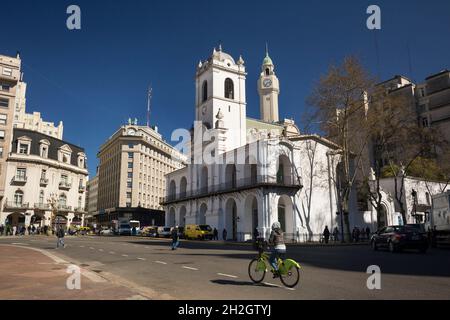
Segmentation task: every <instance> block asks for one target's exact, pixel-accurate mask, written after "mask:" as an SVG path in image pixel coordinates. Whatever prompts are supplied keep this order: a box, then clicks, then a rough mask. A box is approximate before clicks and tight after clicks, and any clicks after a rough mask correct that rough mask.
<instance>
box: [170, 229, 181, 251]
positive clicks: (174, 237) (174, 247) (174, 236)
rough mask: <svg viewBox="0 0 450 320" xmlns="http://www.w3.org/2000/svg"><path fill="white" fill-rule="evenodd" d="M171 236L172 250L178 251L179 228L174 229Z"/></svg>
mask: <svg viewBox="0 0 450 320" xmlns="http://www.w3.org/2000/svg"><path fill="white" fill-rule="evenodd" d="M171 236H172V250H177V247H178V245H179V244H180V241H179V235H178V227H175V228H172V233H171Z"/></svg>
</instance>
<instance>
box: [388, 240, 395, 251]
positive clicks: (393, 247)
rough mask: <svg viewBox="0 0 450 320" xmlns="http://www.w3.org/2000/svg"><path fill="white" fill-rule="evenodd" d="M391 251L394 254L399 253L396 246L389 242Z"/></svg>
mask: <svg viewBox="0 0 450 320" xmlns="http://www.w3.org/2000/svg"><path fill="white" fill-rule="evenodd" d="M389 251H390V252H392V253H394V252H395V251H397V249H396V248H395V245H394V243H393V242H392V241H390V242H389Z"/></svg>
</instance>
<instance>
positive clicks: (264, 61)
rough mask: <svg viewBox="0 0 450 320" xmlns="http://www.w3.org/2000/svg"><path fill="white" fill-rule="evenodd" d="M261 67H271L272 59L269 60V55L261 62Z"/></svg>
mask: <svg viewBox="0 0 450 320" xmlns="http://www.w3.org/2000/svg"><path fill="white" fill-rule="evenodd" d="M263 65H271V66H273V62H272V59H270V57H269V54H266V57H265V58H264V60H263Z"/></svg>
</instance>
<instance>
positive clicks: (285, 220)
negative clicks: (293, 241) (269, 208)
mask: <svg viewBox="0 0 450 320" xmlns="http://www.w3.org/2000/svg"><path fill="white" fill-rule="evenodd" d="M278 221H279V222H280V224H281V229H282V230H283V231H284V233H285V234H286V238H287V239H289V238H293V237H294V210H293V206H292V200H291V198H290V197H289V196H286V195H282V196H281V197H280V199H279V200H278Z"/></svg>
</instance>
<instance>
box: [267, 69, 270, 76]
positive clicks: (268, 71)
mask: <svg viewBox="0 0 450 320" xmlns="http://www.w3.org/2000/svg"><path fill="white" fill-rule="evenodd" d="M269 75H270V70H269V68H266V76H269Z"/></svg>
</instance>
